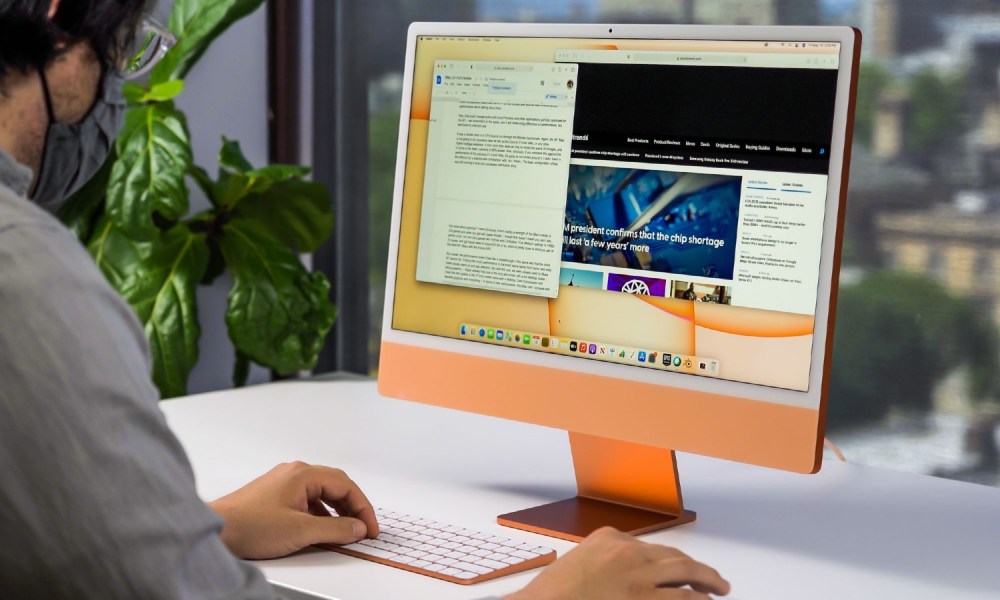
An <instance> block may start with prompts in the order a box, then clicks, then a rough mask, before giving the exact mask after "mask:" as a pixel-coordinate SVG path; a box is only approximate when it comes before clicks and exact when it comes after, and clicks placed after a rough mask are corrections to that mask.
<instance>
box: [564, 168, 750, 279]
mask: <svg viewBox="0 0 1000 600" xmlns="http://www.w3.org/2000/svg"><path fill="white" fill-rule="evenodd" d="M740 189H741V178H740V177H738V176H734V175H715V174H706V173H686V172H682V171H657V170H647V169H629V168H617V167H597V166H585V165H571V166H570V176H569V187H568V194H567V200H566V225H565V231H564V238H563V257H562V259H563V261H565V262H576V263H584V264H593V265H601V266H605V267H620V268H629V269H641V270H644V271H658V272H661V273H672V274H678V275H694V276H698V277H711V278H716V279H732V278H733V264H734V262H735V261H734V257H735V253H736V228H737V224H738V222H739V207H740Z"/></svg>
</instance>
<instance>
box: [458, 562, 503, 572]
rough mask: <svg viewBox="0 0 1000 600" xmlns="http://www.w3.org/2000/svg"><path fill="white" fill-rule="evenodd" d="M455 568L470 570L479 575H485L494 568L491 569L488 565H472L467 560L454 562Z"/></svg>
mask: <svg viewBox="0 0 1000 600" xmlns="http://www.w3.org/2000/svg"><path fill="white" fill-rule="evenodd" d="M455 568H456V569H462V570H463V571H472V572H473V573H479V574H480V575H485V574H487V573H489V572H491V571H495V570H496V569H491V568H489V567H484V566H482V565H472V564H469V563H467V562H460V563H456V564H455Z"/></svg>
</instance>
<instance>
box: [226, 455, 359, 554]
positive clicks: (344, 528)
mask: <svg viewBox="0 0 1000 600" xmlns="http://www.w3.org/2000/svg"><path fill="white" fill-rule="evenodd" d="M323 503H326V504H327V505H329V506H331V507H332V508H333V509H334V510H336V511H337V514H338V515H340V516H331V514H330V512H329V511H328V510H327V509H326V507H325V506H323ZM209 506H210V507H211V508H212V510H214V511H215V512H217V513H219V515H221V516H222V519H223V521H225V524H224V525H223V528H222V541H223V543H225V544H226V546H227V547H228V548H229V551H230V552H232V553H233V554H235V555H236V556H238V557H240V558H276V557H278V556H285V555H286V554H291V553H292V552H295V551H296V550H300V549H302V548H305V547H306V546H309V545H311V544H319V543H329V544H350V543H353V542H356V541H358V540H360V539H362V538H364V537H370V538H374V537H375V536H377V535H378V523H377V522H376V520H375V509H374V508H372V505H371V503H370V502H369V501H368V498H366V497H365V495H364V494H363V493H362V492H361V488H359V487H358V486H357V484H356V483H354V482H353V481H351V480H350V478H349V477H348V476H347V475H346V474H345V473H344V472H343V471H341V470H339V469H331V468H329V467H321V466H316V465H307V464H306V463H303V462H293V463H285V464H282V465H278V466H277V467H275V468H273V469H271V470H270V471H268V472H267V473H265V474H264V475H262V476H260V477H258V478H257V479H255V480H253V481H251V482H250V483H249V484H247V485H245V486H243V487H241V488H240V489H238V490H236V491H235V492H233V493H232V494H229V495H228V496H223V497H222V498H219V499H218V500H216V501H215V502H210V503H209Z"/></svg>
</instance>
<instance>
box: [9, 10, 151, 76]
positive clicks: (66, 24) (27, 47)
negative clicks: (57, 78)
mask: <svg viewBox="0 0 1000 600" xmlns="http://www.w3.org/2000/svg"><path fill="white" fill-rule="evenodd" d="M148 2H149V0H62V2H60V3H59V9H58V10H57V11H56V14H55V15H54V16H53V17H52V18H51V19H50V18H49V16H48V13H49V7H50V6H51V0H0V84H2V83H3V80H4V79H5V78H6V77H7V75H8V74H9V73H10V72H11V71H19V72H21V73H26V72H27V71H28V70H30V69H35V68H38V67H39V66H40V65H45V64H47V63H48V62H49V61H50V60H52V58H54V57H55V55H56V53H57V50H56V44H57V43H58V42H65V43H67V44H69V45H72V44H74V43H76V42H81V41H88V42H90V44H91V45H92V46H93V47H94V51H95V52H97V56H98V58H100V60H101V61H103V62H104V63H105V64H107V65H119V64H123V63H124V61H125V60H127V59H128V58H129V56H128V54H129V52H130V51H131V49H132V42H133V40H134V39H135V34H136V32H137V31H138V29H139V27H140V25H141V23H142V17H143V16H144V14H145V12H146V8H147V4H148Z"/></svg>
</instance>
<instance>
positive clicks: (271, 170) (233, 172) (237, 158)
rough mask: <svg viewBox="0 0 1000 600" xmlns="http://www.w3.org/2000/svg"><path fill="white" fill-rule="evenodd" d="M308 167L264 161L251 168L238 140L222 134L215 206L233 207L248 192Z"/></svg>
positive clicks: (298, 174) (304, 172)
mask: <svg viewBox="0 0 1000 600" xmlns="http://www.w3.org/2000/svg"><path fill="white" fill-rule="evenodd" d="M311 171H312V169H310V168H309V167H303V166H299V165H268V166H266V167H261V168H259V169H254V168H253V165H251V164H250V161H248V160H247V159H246V157H245V156H243V151H242V150H241V149H240V143H239V142H236V141H233V140H229V139H226V138H222V150H221V151H220V152H219V181H218V183H217V184H216V186H215V194H214V196H215V198H216V200H217V202H218V204H219V206H224V207H226V208H233V207H234V206H236V204H237V203H238V202H239V201H240V200H242V199H243V198H245V197H246V196H247V195H249V194H255V193H262V192H265V191H267V189H268V188H269V187H271V186H272V185H274V184H275V183H279V182H283V181H290V180H295V179H301V178H302V177H304V176H306V175H308V174H309V173H310V172H311Z"/></svg>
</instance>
